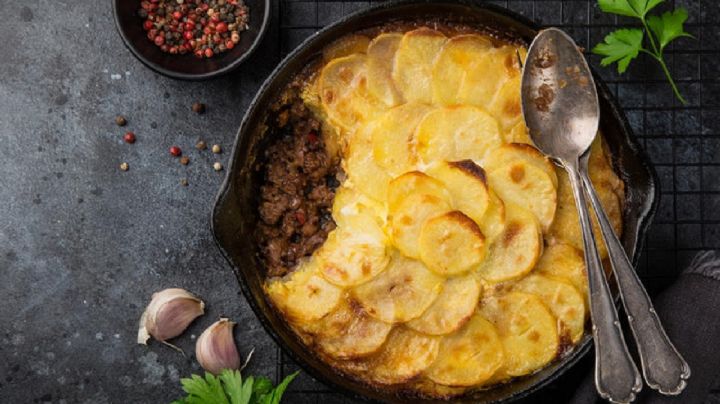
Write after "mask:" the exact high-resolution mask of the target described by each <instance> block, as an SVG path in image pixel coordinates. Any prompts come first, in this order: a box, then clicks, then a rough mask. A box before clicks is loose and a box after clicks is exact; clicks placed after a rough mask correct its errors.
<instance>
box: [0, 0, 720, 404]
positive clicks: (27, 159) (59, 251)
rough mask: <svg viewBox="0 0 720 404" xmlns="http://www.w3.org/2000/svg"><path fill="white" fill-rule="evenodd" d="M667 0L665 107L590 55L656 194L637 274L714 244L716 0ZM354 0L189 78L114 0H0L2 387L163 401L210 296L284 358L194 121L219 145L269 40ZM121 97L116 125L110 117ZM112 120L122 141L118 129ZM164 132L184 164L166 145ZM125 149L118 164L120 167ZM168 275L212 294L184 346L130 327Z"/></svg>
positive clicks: (583, 34) (551, 16) (188, 367)
mask: <svg viewBox="0 0 720 404" xmlns="http://www.w3.org/2000/svg"><path fill="white" fill-rule="evenodd" d="M274 3H275V4H276V5H277V4H278V3H277V2H274ZM495 3H498V4H500V5H503V6H509V7H510V8H512V9H514V10H516V11H519V12H521V13H524V14H526V15H528V16H529V17H535V18H537V19H539V20H540V21H541V22H543V23H545V24H563V25H564V26H566V29H567V30H568V31H569V32H571V33H572V34H573V35H574V36H575V38H576V40H578V41H579V43H581V44H582V45H583V46H586V47H587V46H588V42H589V41H591V42H593V43H595V42H597V41H598V40H599V39H601V38H602V36H603V35H604V33H606V32H607V31H608V30H610V29H612V26H613V25H615V24H617V23H618V22H620V23H624V21H622V20H620V21H618V20H616V19H614V18H610V19H608V17H607V16H605V15H603V14H601V13H599V12H598V11H597V9H596V8H595V6H594V4H595V2H594V1H590V0H587V1H586V0H580V1H574V0H565V1H537V2H531V1H512V0H510V1H507V2H506V1H496V2H495ZM676 3H678V4H680V3H684V4H685V5H686V6H688V7H689V8H690V13H691V21H690V22H691V26H690V27H689V29H690V32H692V33H693V34H695V35H696V36H697V37H698V38H699V39H700V40H699V41H697V42H693V41H688V40H683V41H684V42H682V48H681V49H682V50H681V51H679V52H678V53H675V52H674V51H672V50H671V51H670V52H671V55H670V56H669V58H671V59H672V58H673V57H674V58H676V59H677V62H676V63H674V64H673V71H674V72H675V74H676V77H678V78H679V79H680V86H681V88H682V90H683V92H684V94H685V95H686V97H687V98H688V99H689V100H690V101H691V105H690V106H689V107H688V108H685V109H678V108H676V107H677V104H676V103H675V101H674V100H673V98H672V94H671V93H670V92H669V90H668V87H667V85H666V84H665V83H664V82H663V81H662V76H660V75H659V71H658V70H657V68H656V67H655V65H653V64H650V63H646V62H647V60H646V59H645V60H640V61H638V62H636V63H635V64H634V66H633V67H632V68H631V69H630V71H629V73H628V74H627V75H625V76H621V77H619V76H617V75H616V74H614V73H613V71H612V70H611V69H603V70H602V74H603V75H604V76H605V78H606V80H607V82H608V83H609V85H610V87H611V89H612V90H613V91H614V92H616V93H617V94H618V95H619V96H620V99H621V102H622V104H623V106H624V107H625V110H626V113H627V115H628V117H629V119H630V121H631V123H632V125H633V127H634V129H635V130H636V133H637V135H638V136H639V138H640V139H641V142H643V144H644V145H645V146H646V149H647V150H648V152H649V154H650V157H651V159H652V160H653V162H654V163H655V165H656V167H657V169H658V172H659V174H660V179H661V185H662V188H663V197H662V200H661V205H660V210H659V213H658V217H657V220H656V224H655V225H654V226H653V231H652V232H651V236H650V238H649V239H648V243H649V244H648V249H647V251H646V252H645V255H644V256H643V259H642V261H641V263H642V265H641V268H640V271H641V273H642V274H643V275H644V279H645V280H646V281H647V282H648V284H649V286H650V287H651V288H652V290H658V289H661V288H662V287H663V286H664V285H666V284H667V283H668V282H670V281H671V280H672V278H673V276H674V275H675V274H676V273H677V271H678V269H679V268H681V267H682V264H683V263H684V262H686V261H687V260H688V258H689V257H691V256H692V255H693V254H694V253H695V251H697V250H698V249H701V248H713V247H716V248H717V247H720V217H718V213H717V212H718V209H716V208H713V207H714V206H715V207H717V206H720V192H718V191H720V186H719V185H718V184H719V182H718V176H717V174H718V173H720V164H719V163H720V160H719V159H720V157H718V156H720V138H719V137H718V132H720V128H718V125H717V123H716V122H717V119H716V118H717V116H718V106H720V97H718V94H720V85H718V84H717V81H716V80H717V77H718V64H717V62H716V60H717V49H718V43H720V41H718V40H717V38H718V37H720V30H718V28H717V24H716V23H717V22H720V21H717V20H718V19H719V17H718V15H720V10H718V8H719V6H718V3H717V2H715V1H713V0H705V1H695V0H687V1H680V0H678V1H677V2H676ZM367 4H368V3H367V2H352V3H349V2H321V3H319V4H317V3H315V2H282V6H281V7H276V8H275V10H274V15H273V21H274V23H273V25H272V28H271V30H270V32H269V35H268V36H267V38H266V39H265V41H264V44H263V46H262V47H261V50H260V51H259V53H257V54H256V55H255V56H254V57H253V58H252V59H251V60H250V61H248V62H247V63H246V64H245V66H244V67H242V68H241V69H240V70H238V71H237V72H235V73H233V74H231V75H230V76H227V77H225V78H221V79H219V80H214V81H210V82H202V83H188V82H179V81H174V80H171V79H168V78H165V77H162V76H159V75H157V74H155V73H153V72H151V71H150V70H148V69H146V68H145V67H144V66H143V65H141V64H140V62H138V61H137V60H136V59H135V58H134V57H133V56H132V55H131V54H130V53H129V52H128V51H127V50H126V49H125V48H124V46H123V45H122V42H121V40H120V38H119V37H118V35H117V34H116V32H115V28H114V25H113V23H112V13H111V10H110V2H109V1H82V0H52V1H51V0H42V1H41V0H26V1H11V0H0V16H2V17H3V18H2V21H1V22H0V75H1V76H0V77H1V78H0V208H1V209H2V210H1V211H0V297H1V298H2V299H3V303H2V304H0V402H3V403H5V402H12V403H24V402H55V403H64V402H65V403H77V402H87V403H105V402H113V403H116V402H117V403H120V402H123V403H126V402H132V403H146V402H147V403H157V402H168V401H170V400H171V399H172V398H175V397H177V396H178V395H179V394H180V393H181V391H180V388H179V382H178V381H179V378H180V377H184V376H188V375H189V374H191V373H192V372H197V371H199V368H198V366H197V364H196V363H195V360H194V358H193V355H192V352H193V351H194V339H193V336H197V335H199V333H200V332H201V331H202V330H203V329H204V328H205V327H207V326H208V325H209V324H211V323H212V322H213V321H214V320H215V319H217V318H218V317H219V316H221V315H224V316H228V317H230V318H232V319H233V320H235V321H237V322H238V323H239V325H238V326H237V328H236V338H237V340H238V341H239V346H240V350H241V353H242V354H247V353H248V352H249V351H250V349H251V348H253V347H254V348H255V356H254V359H253V361H252V362H251V365H250V369H249V372H251V373H253V374H263V375H267V376H270V377H272V378H276V379H277V378H279V377H282V376H284V375H285V374H287V373H289V372H291V371H293V370H295V369H296V366H295V365H293V364H290V363H289V361H287V360H281V359H282V357H281V356H280V353H279V351H278V349H277V347H276V346H275V344H274V343H273V342H272V341H271V340H270V339H269V337H268V336H267V335H266V333H265V332H264V330H262V329H261V327H260V325H259V323H258V322H257V320H256V318H255V316H254V314H253V313H252V312H251V310H250V309H249V307H248V305H247V303H246V301H245V299H244V297H242V296H241V294H240V291H239V288H238V286H237V283H236V280H235V278H234V276H233V274H232V272H231V270H230V268H229V267H228V265H227V264H226V263H225V261H224V260H223V258H222V257H221V256H220V255H219V252H218V251H217V249H216V248H215V245H214V243H213V241H212V238H211V234H210V231H209V211H210V206H211V203H212V200H213V197H214V195H215V193H216V190H217V189H218V187H219V185H220V182H221V180H222V177H223V175H224V173H216V172H214V171H213V170H212V167H211V166H212V163H213V162H214V161H216V160H218V161H222V162H224V160H225V159H226V158H227V154H221V155H213V154H212V153H210V152H209V151H205V152H202V153H200V152H197V151H196V150H195V149H194V147H193V145H194V144H195V142H196V140H197V139H198V138H203V139H205V140H206V141H207V142H208V144H213V143H219V144H221V145H222V146H223V147H224V148H225V150H229V149H230V147H231V143H232V141H233V139H234V135H235V132H236V129H237V127H238V126H239V123H240V120H241V117H242V114H243V111H244V108H245V107H246V105H247V104H248V103H249V101H250V99H251V98H252V96H253V95H254V92H255V91H256V89H257V87H258V86H259V84H260V82H261V81H262V80H263V79H264V78H265V77H266V75H267V74H268V73H269V72H270V70H271V69H272V68H273V67H274V65H275V64H276V63H277V61H278V60H279V57H280V55H281V54H282V53H284V52H286V51H288V50H289V49H292V48H293V47H294V46H295V45H296V44H297V43H299V42H300V41H301V40H302V39H303V38H304V37H306V36H307V35H309V34H310V33H312V32H313V31H314V30H315V29H317V27H319V26H322V25H324V24H326V23H328V22H330V21H333V20H334V19H336V18H338V17H340V16H341V15H343V14H345V13H347V12H349V11H351V10H352V9H355V8H358V7H363V6H366V5H367ZM588 25H592V28H590V29H589V28H588ZM592 61H593V63H594V64H596V65H597V59H596V58H593V59H592ZM638 80H642V81H638ZM195 101H202V102H205V103H207V104H208V112H207V113H206V114H205V115H196V114H194V113H192V112H191V111H190V105H191V104H192V103H193V102H195ZM117 114H123V115H125V116H127V118H128V121H129V123H128V126H127V127H126V128H119V127H117V126H116V125H115V124H114V117H115V115H117ZM125 130H132V131H134V132H135V133H136V134H137V137H138V141H137V143H135V144H134V145H128V144H125V143H123V142H122V134H123V133H124V131H125ZM171 145H178V146H180V147H182V148H183V150H184V151H185V153H186V154H187V155H188V156H189V157H190V158H191V163H190V165H188V166H181V165H180V164H179V163H178V161H177V159H174V158H171V157H170V156H169V154H168V152H167V149H168V147H169V146H171ZM701 150H704V152H701ZM123 161H126V162H128V163H129V164H130V171H128V172H121V171H120V170H119V169H118V166H119V164H120V163H121V162H123ZM181 178H187V179H188V181H189V186H188V187H182V186H181V185H180V179H181ZM172 286H177V287H184V288H187V289H189V290H191V291H193V292H195V293H197V294H199V295H200V296H201V297H203V298H204V299H205V301H206V302H207V304H208V306H207V314H206V315H205V316H204V317H202V318H200V319H199V320H198V321H196V322H195V323H194V324H193V325H192V326H191V327H190V329H189V330H188V332H187V333H186V334H185V335H183V336H182V337H180V338H178V339H177V340H176V341H175V343H176V344H177V345H179V346H180V347H182V348H183V349H184V350H185V351H186V352H188V353H189V355H188V357H187V358H185V357H183V356H182V355H180V354H178V353H177V352H175V351H173V350H171V349H169V348H167V347H165V346H162V345H160V344H157V343H152V344H151V345H150V346H149V347H143V346H139V345H137V344H136V343H135V337H136V332H137V321H138V318H139V316H140V313H141V312H142V310H143V308H144V306H145V305H146V304H147V302H148V299H149V297H150V295H151V293H152V292H154V291H156V290H159V289H162V288H166V287H172ZM567 380H568V379H566V384H569V385H574V383H573V382H572V379H569V380H570V382H568V381H567ZM291 390H292V392H290V394H289V395H288V398H289V400H288V402H293V403H294V402H320V401H322V402H342V401H349V400H347V399H345V398H343V397H342V396H340V395H339V394H336V393H333V392H331V391H329V390H328V389H327V387H325V386H323V385H321V384H319V383H317V382H315V381H313V380H312V379H311V378H309V377H308V376H306V375H302V376H301V377H300V378H299V379H298V381H297V382H296V383H294V384H293V386H292V389H291ZM564 391H569V389H564ZM315 393H319V394H315ZM553 401H556V400H553Z"/></svg>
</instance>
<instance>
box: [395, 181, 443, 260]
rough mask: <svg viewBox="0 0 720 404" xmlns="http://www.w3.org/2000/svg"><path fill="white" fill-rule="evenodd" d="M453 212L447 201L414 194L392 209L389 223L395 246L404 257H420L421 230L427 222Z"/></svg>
mask: <svg viewBox="0 0 720 404" xmlns="http://www.w3.org/2000/svg"><path fill="white" fill-rule="evenodd" d="M450 210H451V207H450V204H449V203H448V201H447V200H446V199H440V198H438V197H437V196H434V195H428V194H419V193H413V194H410V195H409V196H408V197H406V198H405V199H403V200H402V201H401V202H400V203H399V204H398V205H397V206H396V207H390V210H389V213H388V222H389V224H390V234H391V236H392V241H393V244H394V245H395V246H396V247H397V248H398V250H400V251H401V252H402V253H403V254H404V255H406V256H408V257H411V258H419V257H420V242H419V238H420V230H421V229H422V225H423V224H425V221H426V220H428V219H431V218H433V217H436V216H439V215H442V214H444V213H446V212H448V211H450Z"/></svg>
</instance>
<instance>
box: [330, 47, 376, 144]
mask: <svg viewBox="0 0 720 404" xmlns="http://www.w3.org/2000/svg"><path fill="white" fill-rule="evenodd" d="M366 63H367V56H365V55H363V54H358V53H355V54H352V55H350V56H344V57H341V58H337V59H333V60H332V61H330V62H329V63H328V64H326V65H325V67H323V69H322V71H321V72H320V77H319V79H318V80H319V81H318V90H319V93H320V102H321V104H322V107H323V110H324V111H325V113H326V114H327V115H328V118H329V119H330V120H331V121H332V122H333V123H335V124H336V125H338V126H339V127H340V128H342V129H343V130H345V131H352V130H353V129H354V128H355V127H357V126H358V124H359V123H361V122H364V121H367V120H369V119H371V118H373V117H375V116H377V115H379V113H380V111H382V110H383V109H384V107H383V105H382V103H381V102H380V101H378V100H377V99H375V98H374V97H372V96H371V95H370V94H369V93H368V92H367V65H366Z"/></svg>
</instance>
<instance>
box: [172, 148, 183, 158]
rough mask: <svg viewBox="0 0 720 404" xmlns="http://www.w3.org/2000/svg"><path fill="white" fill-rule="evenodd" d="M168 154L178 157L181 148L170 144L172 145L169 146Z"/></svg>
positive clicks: (180, 153) (180, 154)
mask: <svg viewBox="0 0 720 404" xmlns="http://www.w3.org/2000/svg"><path fill="white" fill-rule="evenodd" d="M170 154H172V155H173V156H175V157H180V156H182V150H180V148H179V147H177V146H172V147H170Z"/></svg>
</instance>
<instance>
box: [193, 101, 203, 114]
mask: <svg viewBox="0 0 720 404" xmlns="http://www.w3.org/2000/svg"><path fill="white" fill-rule="evenodd" d="M192 110H193V112H195V113H197V114H203V113H205V104H203V103H202V102H195V103H193V105H192Z"/></svg>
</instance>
